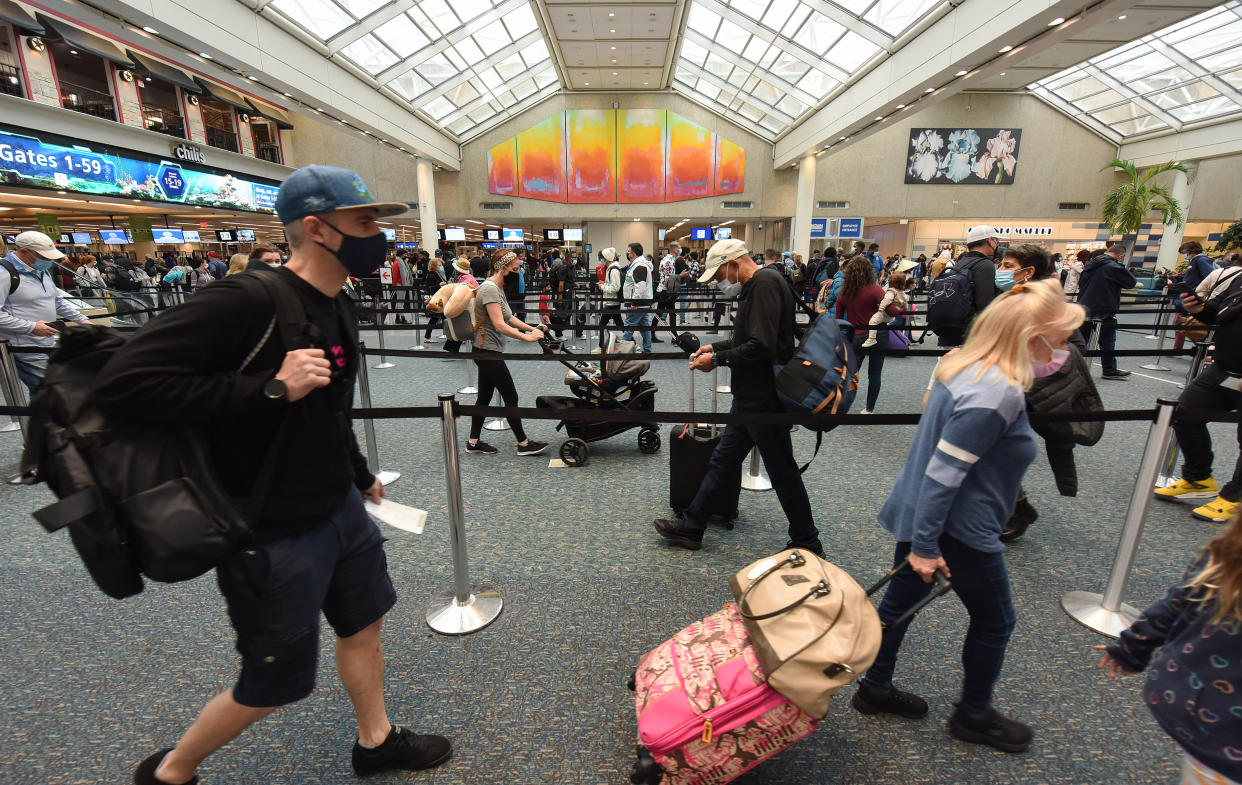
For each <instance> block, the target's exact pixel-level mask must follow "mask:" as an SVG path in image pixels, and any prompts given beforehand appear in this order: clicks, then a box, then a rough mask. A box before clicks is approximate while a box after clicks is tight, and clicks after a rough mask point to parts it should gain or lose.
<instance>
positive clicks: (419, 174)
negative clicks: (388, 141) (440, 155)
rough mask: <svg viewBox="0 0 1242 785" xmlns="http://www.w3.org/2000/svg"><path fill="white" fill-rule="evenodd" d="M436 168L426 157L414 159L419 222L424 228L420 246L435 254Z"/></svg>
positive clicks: (436, 244) (422, 228)
mask: <svg viewBox="0 0 1242 785" xmlns="http://www.w3.org/2000/svg"><path fill="white" fill-rule="evenodd" d="M434 175H435V170H434V169H433V168H432V164H431V161H428V160H427V159H426V158H416V159H415V160H414V180H415V185H416V186H417V188H418V224H419V228H420V229H421V230H422V235H423V236H422V240H421V241H420V242H421V243H422V244H421V245H420V246H419V247H420V248H422V249H424V250H425V251H427V253H429V254H434V253H435V252H436V248H437V246H438V242H437V241H436V228H437V227H436V185H435V176H434Z"/></svg>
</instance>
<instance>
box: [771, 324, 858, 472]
mask: <svg viewBox="0 0 1242 785" xmlns="http://www.w3.org/2000/svg"><path fill="white" fill-rule="evenodd" d="M847 331H849V332H851V333H852V331H853V326H852V325H851V324H850V323H849V322H847V321H843V320H839V319H830V318H828V317H827V316H821V317H820V318H817V319H815V321H814V322H812V323H811V325H810V327H809V328H808V329H807V331H806V333H805V334H804V335H803V336H802V342H801V343H800V344H798V349H797V351H795V352H794V355H793V357H790V358H789V362H787V363H785V364H784V365H778V366H775V367H774V370H775V371H776V397H777V398H779V399H780V401H781V404H782V405H783V406H784V407H785V411H787V412H789V413H790V414H846V413H848V412H849V410H850V404H852V403H853V402H854V395H855V394H856V393H857V392H858V357H857V355H856V354H855V352H854V347H853V346H852V345H851V343H850V340H849V338H848V337H847ZM837 425H838V423H835V422H832V423H823V424H818V423H816V424H814V425H807V426H806V427H807V428H809V429H811V430H813V431H816V434H815V453H814V454H813V455H811V460H810V461H807V462H806V465H804V466H802V467H801V468H800V469H799V472H802V473H805V472H806V470H807V468H808V467H809V466H810V465H811V461H814V460H815V456H816V455H819V447H820V444H821V443H822V442H823V439H824V433H825V432H826V431H831V430H832V429H833V428H835V427H837Z"/></svg>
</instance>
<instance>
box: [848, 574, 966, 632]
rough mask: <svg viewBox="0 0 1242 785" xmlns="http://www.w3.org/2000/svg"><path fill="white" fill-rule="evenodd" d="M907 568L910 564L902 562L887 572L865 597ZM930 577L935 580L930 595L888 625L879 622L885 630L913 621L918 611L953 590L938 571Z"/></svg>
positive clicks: (951, 585) (868, 590)
mask: <svg viewBox="0 0 1242 785" xmlns="http://www.w3.org/2000/svg"><path fill="white" fill-rule="evenodd" d="M907 567H910V562H908V561H903V562H902V563H901V564H899V565H897V566H896V567H894V568H893V569H891V570H889V572H888V574H887V575H885V576H884V577H883V578H881V579H880V582H879V583H877V584H876V585H874V586H872V587H871V588H870V589H867V596H868V597H870V596H871V595H873V594H875V593H876V592H877V591H879V590H880V589H882V588H884V585H885V584H886V583H888V582H889V581H891V580H892V579H893V578H894V577H896V575H897V573H899V572H901V571H902V570H904V569H906V568H907ZM911 569H913V568H911ZM932 577H933V578H935V581H936V588H935V589H933V590H932V592H931V594H928V595H927V596H926V597H924V598H923V599H921V600H919V601H918V603H916V604H915V606H914V607H913V608H911V609H910V610H908V611H906V612H905V613H903V614H901V615H900V616H898V617H897V618H896V619H893V620H892V621H891V622H889V623H888V624H883V622H881V624H883V627H884V629H885V630H888V629H889V628H891V627H900V626H902V625H903V624H906V623H907V622H909V621H910V620H911V619H913V618H914V617H915V616H916V615H917V614H918V612H919V611H921V610H923V609H924V608H926V607H927V606H928V605H929V604H931V602H932V601H933V600H935V599H936V598H937V597H943V596H944V595H946V594H948V593H949V590H950V589H952V588H953V584H951V583H949V579H948V578H946V577H945V576H944V573H943V572H941V571H940V570H936V572H935V573H934V574H933V576H932Z"/></svg>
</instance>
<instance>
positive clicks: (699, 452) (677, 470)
mask: <svg viewBox="0 0 1242 785" xmlns="http://www.w3.org/2000/svg"><path fill="white" fill-rule="evenodd" d="M723 433H724V431H723V429H719V428H718V427H713V426H707V425H693V424H690V425H674V426H673V429H672V431H671V432H670V433H669V439H668V453H669V461H668V467H669V468H668V475H669V477H668V478H669V485H668V503H669V506H670V507H672V508H673V511H674V512H676V513H677V514H679V515H680V514H681V513H682V512H683V511H685V509H686V508H687V507H689V506H690V503H691V502H693V501H694V495H695V494H696V493H698V490H699V485H701V484H702V483H703V477H705V476H706V475H707V463H708V461H710V460H711V457H712V451H713V450H715V449H716V445H717V444H719V443H720V437H721V435H722V434H723ZM741 492H742V467H741V466H738V469H737V476H736V477H734V478H732V479H731V481H730V482H729V483H728V484H727V485H726V486H725V491H724V493H721V494H720V495H719V496H717V497H716V499H715V500H714V503H713V504H712V505H711V507H710V508H709V509H708V510H707V513H708V523H714V524H717V525H719V526H724V527H725V528H726V529H732V528H733V521H734V520H735V519H736V518H737V500H738V496H739V495H741Z"/></svg>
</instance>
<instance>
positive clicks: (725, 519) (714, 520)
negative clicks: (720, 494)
mask: <svg viewBox="0 0 1242 785" xmlns="http://www.w3.org/2000/svg"><path fill="white" fill-rule="evenodd" d="M735 521H737V518H736V517H733V516H729V515H709V516H708V517H707V522H708V523H711V524H715V525H716V526H719V527H721V528H722V529H726V530H728V531H733V524H734V522H735Z"/></svg>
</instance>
